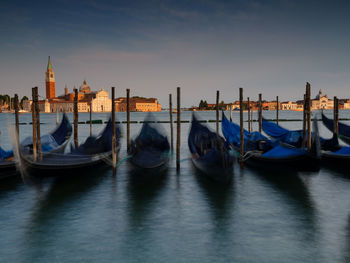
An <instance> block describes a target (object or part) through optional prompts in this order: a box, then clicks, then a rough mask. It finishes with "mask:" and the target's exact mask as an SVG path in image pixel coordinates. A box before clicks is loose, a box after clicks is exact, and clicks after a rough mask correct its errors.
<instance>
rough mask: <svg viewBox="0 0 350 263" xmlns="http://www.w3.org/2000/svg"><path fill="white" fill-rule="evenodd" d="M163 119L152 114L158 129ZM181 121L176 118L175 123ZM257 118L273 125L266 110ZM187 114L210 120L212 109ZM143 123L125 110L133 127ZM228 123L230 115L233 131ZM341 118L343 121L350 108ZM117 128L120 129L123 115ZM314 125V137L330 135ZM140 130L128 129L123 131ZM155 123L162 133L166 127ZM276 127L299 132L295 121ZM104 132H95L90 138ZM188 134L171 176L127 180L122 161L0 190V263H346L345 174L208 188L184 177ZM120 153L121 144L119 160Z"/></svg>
mask: <svg viewBox="0 0 350 263" xmlns="http://www.w3.org/2000/svg"><path fill="white" fill-rule="evenodd" d="M326 113H327V115H329V116H332V112H331V111H329V112H326ZM168 114H169V113H168V112H161V113H156V114H155V116H156V118H157V119H158V120H168ZM191 114H192V113H191V112H183V113H182V119H184V120H190V119H191ZM227 114H228V113H227ZM263 114H264V117H266V118H274V117H275V112H272V111H268V112H264V113H263ZM198 115H199V119H203V120H209V119H215V112H199V113H198ZM245 115H246V113H245ZM145 116H146V115H145V114H144V113H131V119H132V120H136V121H141V120H143V119H144V117H145ZM238 116H239V113H238V112H234V113H233V119H234V121H236V122H237V123H238ZM108 117H109V115H108V114H97V113H96V114H93V119H102V120H104V121H105V120H107V119H108ZM174 117H175V115H174ZM340 117H341V118H342V117H344V118H349V117H350V111H341V112H340ZM69 118H70V119H71V120H72V115H69ZM255 118H256V115H255ZM280 118H283V119H301V118H302V113H301V112H286V111H283V112H280ZM117 119H119V120H125V114H124V113H118V114H117ZM79 120H81V121H86V120H88V114H80V115H79ZM30 121H31V115H30V114H21V115H20V122H23V123H29V122H30ZM13 122H14V116H13V115H12V114H0V125H1V126H0V130H1V133H2V134H1V135H0V143H1V145H2V146H3V147H4V148H6V149H10V148H11V136H10V134H13V129H11V128H8V126H9V125H10V124H11V123H13ZM41 122H42V123H43V124H42V126H41V133H42V134H44V133H47V132H49V131H50V130H52V129H53V128H54V127H55V123H56V115H55V114H41ZM348 123H349V122H348ZM319 124H320V132H321V135H322V136H324V137H330V136H331V134H330V133H329V132H328V131H327V130H326V128H324V127H323V126H322V124H321V123H319ZM141 125H142V124H131V134H132V135H136V134H137V133H138V131H139V130H140V127H141ZM162 125H163V126H164V128H165V129H166V131H167V132H169V124H162ZM207 125H209V126H211V127H212V128H215V123H208V124H207ZM254 125H255V130H256V128H257V127H256V125H257V123H254ZM281 125H282V126H284V127H286V128H290V129H299V128H301V122H296V121H294V122H282V123H281ZM103 127H104V125H102V124H96V125H94V126H93V132H94V133H95V134H97V133H98V132H99V131H101V130H102V129H103ZM122 129H123V130H124V132H125V126H122ZM188 130H189V123H183V124H182V137H181V159H182V161H181V170H180V172H179V173H178V174H177V173H176V170H175V160H174V159H172V160H171V162H170V167H169V169H168V171H166V172H165V173H164V174H155V175H154V176H153V177H147V178H144V177H143V176H142V174H141V175H140V174H139V175H134V174H130V172H129V163H128V162H127V161H125V162H122V163H121V164H120V166H119V167H118V170H117V176H116V177H113V175H112V171H111V169H110V168H109V167H106V168H99V169H96V170H91V171H90V172H89V173H86V174H77V175H76V176H75V177H72V178H50V179H45V180H42V181H38V182H33V181H30V180H27V179H26V178H23V179H22V178H13V179H6V180H2V181H0V262H36V263H39V262H260V263H261V262H269V263H271V262H293V263H294V262H350V172H349V170H348V171H341V170H330V169H328V168H322V169H321V170H320V171H319V172H318V173H299V174H293V175H291V174H289V173H288V175H287V173H286V171H281V172H280V173H279V174H278V175H270V174H268V173H263V172H261V171H257V170H253V169H249V168H244V169H243V170H240V169H239V167H238V165H236V167H235V169H234V174H233V180H232V182H231V183H230V184H219V183H215V182H213V181H210V180H207V179H205V178H203V177H202V175H201V174H199V173H198V172H197V171H196V170H195V169H194V167H193V165H192V163H191V161H190V159H189V157H190V156H189V151H188V146H187V135H188ZM20 133H21V138H22V139H23V138H24V137H26V136H28V135H30V134H31V125H21V127H20ZM88 134H89V126H88V125H84V124H81V125H79V140H80V142H82V141H83V140H84V139H85V138H86V137H87V136H88ZM169 134H170V133H169ZM174 134H176V133H175V132H174ZM169 137H170V135H169ZM126 156H127V155H126V136H124V137H123V138H122V149H121V151H120V155H119V159H122V158H125V157H126Z"/></svg>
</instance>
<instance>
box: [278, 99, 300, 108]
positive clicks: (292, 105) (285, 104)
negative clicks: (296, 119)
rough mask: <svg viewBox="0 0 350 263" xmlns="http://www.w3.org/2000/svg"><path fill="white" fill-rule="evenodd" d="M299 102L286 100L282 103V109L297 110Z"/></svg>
mask: <svg viewBox="0 0 350 263" xmlns="http://www.w3.org/2000/svg"><path fill="white" fill-rule="evenodd" d="M297 108H298V104H297V103H296V102H292V101H286V102H282V103H281V110H297Z"/></svg>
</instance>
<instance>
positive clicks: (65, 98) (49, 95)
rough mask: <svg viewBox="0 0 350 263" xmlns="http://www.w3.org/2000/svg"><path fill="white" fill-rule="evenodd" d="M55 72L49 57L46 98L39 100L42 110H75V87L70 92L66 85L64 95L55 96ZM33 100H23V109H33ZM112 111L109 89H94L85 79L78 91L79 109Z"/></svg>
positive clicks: (80, 110) (46, 73)
mask: <svg viewBox="0 0 350 263" xmlns="http://www.w3.org/2000/svg"><path fill="white" fill-rule="evenodd" d="M54 74H55V73H54V72H53V69H52V64H51V59H50V57H49V60H48V64H47V70H46V72H45V83H46V99H45V100H40V101H38V105H39V110H40V112H56V111H59V112H73V111H74V97H75V93H74V89H73V91H72V92H71V93H68V88H67V87H65V89H64V95H61V96H58V97H56V96H55V75H54ZM31 105H32V101H31V100H26V101H24V102H23V109H24V110H25V111H31ZM90 108H91V109H92V111H93V112H110V111H111V110H112V100H111V99H110V98H109V94H108V91H106V90H104V89H100V90H98V91H92V90H91V88H90V86H89V85H88V84H87V82H86V80H84V82H83V84H82V85H81V86H80V88H79V91H78V111H79V112H88V111H89V110H90Z"/></svg>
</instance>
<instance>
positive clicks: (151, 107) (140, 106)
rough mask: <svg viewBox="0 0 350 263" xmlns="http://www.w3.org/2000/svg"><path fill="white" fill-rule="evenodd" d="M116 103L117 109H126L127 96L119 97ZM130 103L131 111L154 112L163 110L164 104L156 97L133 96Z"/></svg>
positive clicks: (121, 110)
mask: <svg viewBox="0 0 350 263" xmlns="http://www.w3.org/2000/svg"><path fill="white" fill-rule="evenodd" d="M114 103H115V109H116V111H119V112H124V111H126V97H120V98H117V99H115V100H114ZM129 103H130V111H142V112H149V111H150V112H154V111H161V110H162V106H161V105H160V103H159V102H158V100H157V99H156V98H142V97H131V98H130V101H129Z"/></svg>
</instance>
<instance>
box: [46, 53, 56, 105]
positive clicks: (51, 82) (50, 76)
mask: <svg viewBox="0 0 350 263" xmlns="http://www.w3.org/2000/svg"><path fill="white" fill-rule="evenodd" d="M45 84H46V99H51V98H54V97H55V73H54V72H53V70H52V65H51V59H50V56H49V61H48V63H47V69H46V72H45Z"/></svg>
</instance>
